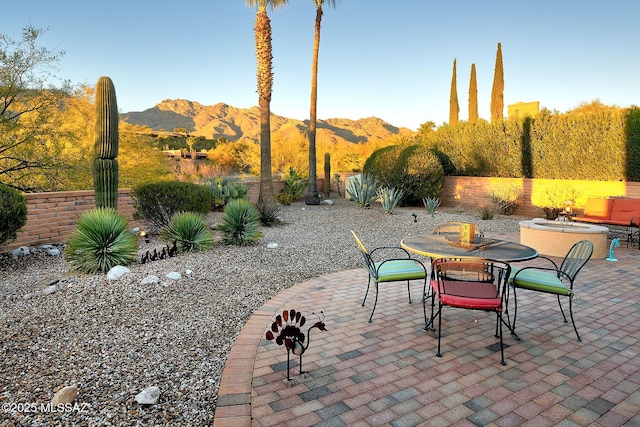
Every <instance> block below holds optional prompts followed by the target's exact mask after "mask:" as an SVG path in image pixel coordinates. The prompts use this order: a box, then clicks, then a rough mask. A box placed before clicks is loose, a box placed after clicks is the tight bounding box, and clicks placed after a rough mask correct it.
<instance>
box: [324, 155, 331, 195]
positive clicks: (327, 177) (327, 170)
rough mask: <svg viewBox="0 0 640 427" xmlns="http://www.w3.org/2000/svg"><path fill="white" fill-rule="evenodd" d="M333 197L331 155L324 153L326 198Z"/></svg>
mask: <svg viewBox="0 0 640 427" xmlns="http://www.w3.org/2000/svg"><path fill="white" fill-rule="evenodd" d="M330 196H331V154H330V153H324V197H325V199H328V198H329V197H330Z"/></svg>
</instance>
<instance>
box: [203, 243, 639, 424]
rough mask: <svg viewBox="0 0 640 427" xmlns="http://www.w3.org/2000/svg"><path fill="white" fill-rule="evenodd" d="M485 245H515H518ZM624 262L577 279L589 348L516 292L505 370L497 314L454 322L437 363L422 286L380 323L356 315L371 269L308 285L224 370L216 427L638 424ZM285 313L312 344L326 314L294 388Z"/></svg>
mask: <svg viewBox="0 0 640 427" xmlns="http://www.w3.org/2000/svg"><path fill="white" fill-rule="evenodd" d="M488 237H499V238H502V239H506V240H513V241H518V234H517V233H510V234H501V235H497V234H492V233H488ZM623 246H624V245H623ZM354 250H355V248H354ZM615 255H616V258H618V262H609V261H606V260H605V259H591V260H590V261H589V263H588V264H587V265H586V267H585V268H584V269H583V270H582V271H581V273H580V274H579V276H578V279H577V281H576V286H575V290H576V294H577V297H576V298H575V299H574V314H575V318H576V324H577V327H578V330H579V332H580V335H581V337H582V342H578V341H577V340H576V337H575V333H574V331H573V328H572V327H571V323H564V322H563V320H562V315H561V314H560V311H559V309H558V304H557V300H556V298H555V297H554V296H552V295H543V294H539V293H534V292H526V291H521V292H519V293H518V305H519V308H518V310H519V311H518V324H517V332H518V334H519V335H520V337H521V338H522V340H521V341H517V340H516V339H515V338H514V337H512V336H511V335H510V334H509V332H508V330H506V328H505V331H506V333H505V347H506V348H505V360H506V362H507V365H506V366H501V365H500V364H499V360H500V352H499V346H497V345H496V344H497V343H498V340H497V339H496V338H495V337H494V328H495V316H494V315H492V314H489V313H483V312H471V311H468V310H456V309H449V310H445V312H444V315H443V327H442V332H443V338H442V352H443V357H442V358H437V357H436V356H435V352H436V351H435V350H436V345H437V336H436V334H435V333H434V332H433V331H430V332H425V331H423V327H424V318H423V312H422V303H421V302H420V294H421V291H422V287H421V285H419V284H418V282H415V285H412V296H413V298H414V303H413V304H411V305H409V304H408V303H407V296H406V286H405V285H403V284H402V283H393V284H387V285H385V286H383V287H382V288H381V290H380V299H379V301H378V306H377V308H376V313H375V316H374V318H373V322H372V323H368V322H367V319H368V317H369V314H370V310H371V307H372V303H373V301H372V299H368V300H367V304H366V306H365V307H362V306H361V305H360V303H361V301H362V297H363V296H364V291H365V287H366V282H367V273H366V270H365V269H364V268H362V269H357V270H350V271H343V272H339V273H334V274H328V275H326V276H322V277H318V278H315V279H312V280H309V281H307V282H304V283H300V284H298V285H296V286H294V287H292V288H289V289H287V290H286V291H284V292H282V293H280V294H279V295H277V296H276V297H274V298H273V299H271V300H270V301H268V302H267V303H266V304H265V305H264V306H262V307H261V308H260V309H259V310H257V311H256V312H255V313H254V314H253V315H252V316H251V318H250V319H249V320H248V322H247V323H246V325H245V326H244V328H243V329H242V331H241V333H240V335H239V336H238V338H237V340H236V342H235V344H234V345H233V348H232V350H231V352H230V354H229V357H228V360H227V362H226V365H225V368H224V372H223V376H222V380H221V385H220V390H219V393H218V402H217V408H216V413H215V420H214V426H215V427H226V426H233V427H243V426H275V425H278V426H280V425H282V426H313V425H318V426H347V425H349V426H358V425H362V426H365V425H375V426H378V425H390V426H414V425H429V426H445V425H452V424H455V425H462V426H464V425H469V426H473V425H476V426H480V425H482V426H485V425H492V426H552V425H561V426H585V425H602V426H607V427H609V426H622V425H625V426H633V425H639V426H640V415H638V413H640V358H639V357H638V354H640V262H638V261H639V260H640V251H638V248H637V247H636V248H625V247H622V248H616V250H615ZM540 263H541V261H540V260H534V261H529V262H526V263H521V264H524V265H532V264H540ZM564 303H565V304H566V303H567V301H566V299H565V301H564ZM511 307H512V306H511ZM565 307H566V305H565ZM285 309H286V310H289V309H295V310H296V311H301V312H302V313H303V314H304V315H305V316H306V318H307V321H308V322H307V325H305V326H304V327H303V328H302V329H303V331H304V332H305V333H306V329H307V328H308V326H310V325H312V324H313V321H314V320H315V316H314V315H312V312H316V313H318V312H320V311H323V313H324V316H325V320H324V322H325V323H326V327H327V331H326V332H321V331H319V330H318V329H313V330H312V331H311V335H310V345H309V348H308V349H307V351H306V353H305V354H304V356H303V368H304V370H305V371H309V373H308V374H305V375H302V376H300V375H298V371H297V367H296V368H294V369H292V375H294V377H293V379H294V381H292V382H289V381H287V380H286V374H287V372H286V360H287V355H286V350H285V348H284V346H278V345H277V344H276V343H275V342H272V341H268V340H266V339H265V332H266V331H267V330H268V329H269V327H270V325H271V323H272V322H273V319H274V317H275V315H276V314H280V313H282V311H283V310H285ZM296 360H297V357H295V356H292V361H293V363H292V366H296V365H297V364H296V363H295V361H296Z"/></svg>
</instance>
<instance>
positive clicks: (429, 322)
mask: <svg viewBox="0 0 640 427" xmlns="http://www.w3.org/2000/svg"><path fill="white" fill-rule="evenodd" d="M429 294H430V295H426V297H425V299H424V300H423V301H424V304H423V307H422V308H423V310H424V329H423V330H424V331H425V332H426V331H428V330H432V331H435V330H436V329H435V328H434V327H433V319H435V317H434V315H433V308H434V306H435V301H436V294H435V292H432V291H431V290H429ZM426 298H431V317H430V318H429V320H427V307H426ZM430 325H431V328H429V326H430Z"/></svg>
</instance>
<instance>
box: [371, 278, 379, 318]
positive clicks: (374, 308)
mask: <svg viewBox="0 0 640 427" xmlns="http://www.w3.org/2000/svg"><path fill="white" fill-rule="evenodd" d="M375 285H376V299H375V301H373V309H372V310H371V316H369V323H371V319H373V312H374V311H376V305H377V304H378V282H376V283H375Z"/></svg>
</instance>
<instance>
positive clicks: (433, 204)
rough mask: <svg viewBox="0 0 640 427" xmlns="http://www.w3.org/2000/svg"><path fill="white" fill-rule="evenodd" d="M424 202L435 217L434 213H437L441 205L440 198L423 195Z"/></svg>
mask: <svg viewBox="0 0 640 427" xmlns="http://www.w3.org/2000/svg"><path fill="white" fill-rule="evenodd" d="M422 203H423V204H424V207H425V209H426V210H427V212H429V213H430V214H431V216H432V217H433V215H434V214H435V213H436V209H437V208H438V206H440V199H438V198H437V197H423V198H422Z"/></svg>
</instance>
